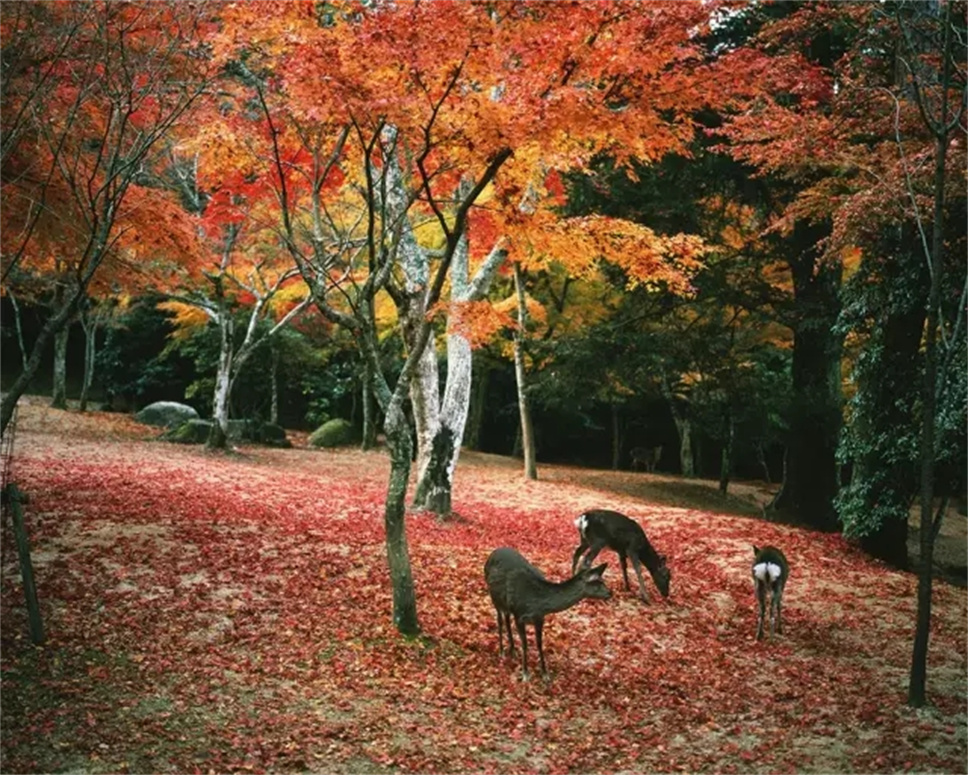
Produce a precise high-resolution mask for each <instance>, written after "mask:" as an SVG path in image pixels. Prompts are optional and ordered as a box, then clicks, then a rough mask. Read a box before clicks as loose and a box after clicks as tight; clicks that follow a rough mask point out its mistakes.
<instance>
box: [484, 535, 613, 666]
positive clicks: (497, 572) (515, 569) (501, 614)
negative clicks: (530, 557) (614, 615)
mask: <svg viewBox="0 0 968 775" xmlns="http://www.w3.org/2000/svg"><path fill="white" fill-rule="evenodd" d="M606 567H607V566H606V565H599V566H598V567H597V568H592V569H587V568H586V569H583V570H582V572H581V573H579V574H577V575H572V577H571V578H570V579H568V580H567V581H562V582H561V583H557V584H556V583H555V582H553V581H548V580H547V579H546V578H545V576H544V574H543V573H542V572H541V571H540V570H538V569H537V568H535V567H534V566H533V565H532V564H531V563H530V562H528V561H527V560H526V559H524V557H522V556H521V553H520V552H518V551H517V550H516V549H509V548H507V547H502V548H501V549H495V550H494V551H493V552H491V555H490V557H488V558H487V562H486V563H484V579H485V580H486V581H487V588H488V591H489V592H490V593H491V602H492V603H494V608H495V609H496V610H497V638H498V653H499V654H500V655H501V656H504V639H503V632H504V630H505V629H507V633H508V654H511V653H513V652H514V637H513V636H512V635H511V617H512V616H513V617H514V624H515V626H516V627H517V628H518V636H519V637H520V638H521V668H522V671H523V675H524V680H525V681H527V680H528V637H527V631H526V630H525V625H527V624H532V625H534V639H535V642H536V643H537V644H538V659H539V661H540V663H541V673H542V674H543V675H544V676H545V677H547V675H548V670H547V668H546V667H545V658H544V647H543V644H542V640H541V636H542V630H543V628H544V618H545V616H547V615H548V614H551V613H555V612H557V611H564V610H565V609H566V608H571V607H572V606H573V605H575V604H576V603H578V602H580V601H582V600H584V599H585V598H597V599H599V600H607V599H608V598H610V597H611V596H612V593H611V592H609V591H608V587H606V586H605V582H604V581H602V574H603V573H604V572H605V568H606Z"/></svg>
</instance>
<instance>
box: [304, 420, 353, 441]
mask: <svg viewBox="0 0 968 775" xmlns="http://www.w3.org/2000/svg"><path fill="white" fill-rule="evenodd" d="M355 436H356V432H355V431H354V430H353V426H352V424H350V423H349V422H347V421H346V420H341V419H338V418H337V419H335V420H330V421H329V422H325V423H323V424H322V425H320V426H319V427H318V428H317V429H316V430H314V431H313V432H312V433H311V434H310V436H309V445H310V446H311V447H342V446H345V445H347V444H352V443H353V442H354V440H355Z"/></svg>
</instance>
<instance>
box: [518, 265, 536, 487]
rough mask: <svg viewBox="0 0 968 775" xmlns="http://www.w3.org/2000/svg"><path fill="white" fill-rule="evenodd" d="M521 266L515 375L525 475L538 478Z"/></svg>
mask: <svg viewBox="0 0 968 775" xmlns="http://www.w3.org/2000/svg"><path fill="white" fill-rule="evenodd" d="M521 274H522V273H521V267H520V266H519V265H518V264H515V265H514V288H515V292H516V293H517V297H518V327H517V330H516V331H515V332H514V376H515V380H516V382H517V386H518V414H519V416H520V420H521V425H520V428H521V450H522V452H523V453H524V476H525V478H526V479H537V478H538V464H537V461H536V459H535V458H536V455H535V446H534V430H533V428H532V426H531V409H530V408H529V406H528V394H527V389H526V379H527V376H526V371H525V364H524V338H525V336H526V334H527V323H528V308H527V305H526V304H525V296H524V279H523V277H522V276H521Z"/></svg>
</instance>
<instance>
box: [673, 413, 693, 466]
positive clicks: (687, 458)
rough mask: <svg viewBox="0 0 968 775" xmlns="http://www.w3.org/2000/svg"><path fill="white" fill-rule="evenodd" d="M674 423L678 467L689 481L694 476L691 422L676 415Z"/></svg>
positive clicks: (683, 416)
mask: <svg viewBox="0 0 968 775" xmlns="http://www.w3.org/2000/svg"><path fill="white" fill-rule="evenodd" d="M675 423H676V430H677V431H678V432H679V465H680V466H681V467H682V475H683V476H684V477H686V478H687V479H691V478H693V477H694V476H695V475H696V470H695V468H694V467H693V459H692V421H691V420H690V419H689V418H688V417H686V416H685V415H684V414H683V415H676V417H675Z"/></svg>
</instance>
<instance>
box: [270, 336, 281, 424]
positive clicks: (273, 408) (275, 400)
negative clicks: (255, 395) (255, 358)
mask: <svg viewBox="0 0 968 775" xmlns="http://www.w3.org/2000/svg"><path fill="white" fill-rule="evenodd" d="M269 346H270V347H271V348H272V370H271V371H270V380H271V383H270V384H271V390H272V393H271V397H270V399H269V422H270V423H272V424H273V425H278V424H279V348H277V347H276V346H275V344H270V345H269Z"/></svg>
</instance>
